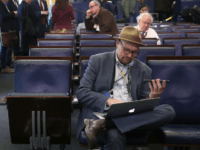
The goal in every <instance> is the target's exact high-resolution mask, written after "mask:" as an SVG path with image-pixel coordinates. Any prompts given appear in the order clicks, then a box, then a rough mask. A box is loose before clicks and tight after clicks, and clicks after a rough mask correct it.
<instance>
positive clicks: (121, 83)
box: [113, 54, 134, 102]
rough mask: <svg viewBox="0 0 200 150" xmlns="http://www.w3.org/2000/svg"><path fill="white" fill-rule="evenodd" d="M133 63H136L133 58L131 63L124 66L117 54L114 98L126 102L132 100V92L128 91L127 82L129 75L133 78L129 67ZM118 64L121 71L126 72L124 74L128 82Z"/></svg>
mask: <svg viewBox="0 0 200 150" xmlns="http://www.w3.org/2000/svg"><path fill="white" fill-rule="evenodd" d="M133 64H134V62H133V60H132V61H131V62H130V63H129V64H127V65H126V66H124V65H123V64H121V63H120V62H119V59H118V57H117V54H116V64H115V80H114V85H113V98H114V99H117V100H120V101H124V102H130V101H131V100H132V96H131V93H128V89H127V82H128V76H129V78H131V75H130V69H129V68H130V67H132V66H133ZM117 65H118V66H119V67H120V69H121V71H122V72H123V73H124V76H125V78H126V81H127V82H126V81H125V80H124V78H123V76H122V74H121V71H120V69H119V67H118V66H117Z"/></svg>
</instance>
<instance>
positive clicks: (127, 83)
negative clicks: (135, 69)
mask: <svg viewBox="0 0 200 150" xmlns="http://www.w3.org/2000/svg"><path fill="white" fill-rule="evenodd" d="M117 67H118V68H119V70H120V72H121V75H122V77H123V78H124V80H125V82H126V86H127V90H128V94H129V95H130V96H131V87H130V85H131V80H130V78H129V74H130V70H131V67H129V68H128V71H129V72H128V71H127V72H128V82H127V81H126V78H125V75H124V73H123V72H122V70H121V68H120V67H119V65H118V64H117Z"/></svg>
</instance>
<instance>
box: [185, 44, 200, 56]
mask: <svg viewBox="0 0 200 150" xmlns="http://www.w3.org/2000/svg"><path fill="white" fill-rule="evenodd" d="M182 55H183V56H200V44H190V45H183V46H182Z"/></svg>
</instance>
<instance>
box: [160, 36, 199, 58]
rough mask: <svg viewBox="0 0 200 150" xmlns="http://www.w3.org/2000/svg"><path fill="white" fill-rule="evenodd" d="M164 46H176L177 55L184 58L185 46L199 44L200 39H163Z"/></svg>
mask: <svg viewBox="0 0 200 150" xmlns="http://www.w3.org/2000/svg"><path fill="white" fill-rule="evenodd" d="M163 44H164V45H175V55H176V56H182V45H183V44H199V38H196V37H194V38H163Z"/></svg>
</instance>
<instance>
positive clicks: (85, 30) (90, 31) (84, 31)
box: [80, 29, 97, 33]
mask: <svg viewBox="0 0 200 150" xmlns="http://www.w3.org/2000/svg"><path fill="white" fill-rule="evenodd" d="M80 33H97V32H96V31H95V30H87V29H81V30H80Z"/></svg>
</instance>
